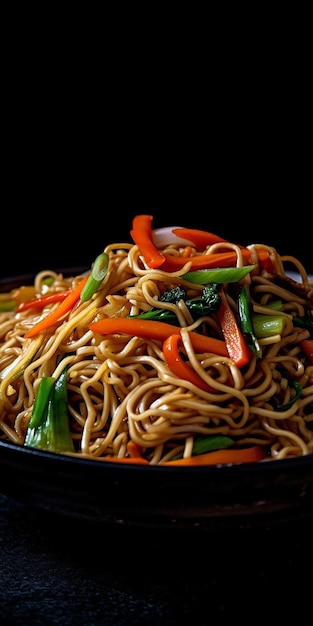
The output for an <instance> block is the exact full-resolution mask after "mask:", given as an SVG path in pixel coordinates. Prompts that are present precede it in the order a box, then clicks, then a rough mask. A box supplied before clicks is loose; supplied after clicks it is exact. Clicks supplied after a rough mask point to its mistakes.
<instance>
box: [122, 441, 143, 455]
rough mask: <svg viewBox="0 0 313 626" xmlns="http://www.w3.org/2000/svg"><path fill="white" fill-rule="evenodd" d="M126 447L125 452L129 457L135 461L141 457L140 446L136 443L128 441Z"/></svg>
mask: <svg viewBox="0 0 313 626" xmlns="http://www.w3.org/2000/svg"><path fill="white" fill-rule="evenodd" d="M126 447H127V452H128V454H129V456H131V457H134V458H136V459H138V458H141V457H142V446H140V445H139V444H138V443H136V442H135V441H133V440H132V439H130V440H129V441H128V442H127V446H126Z"/></svg>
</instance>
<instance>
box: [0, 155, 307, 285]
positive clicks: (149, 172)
mask: <svg viewBox="0 0 313 626" xmlns="http://www.w3.org/2000/svg"><path fill="white" fill-rule="evenodd" d="M24 156H25V155H24ZM234 157H235V155H234ZM287 161H288V163H287ZM100 163H101V166H100ZM257 165H258V166H257V167H256V165H255V163H254V162H253V161H252V163H250V162H249V159H248V157H247V158H246V159H245V160H244V161H239V163H236V160H234V161H232V162H227V161H225V162H223V163H222V164H220V163H218V164H216V165H215V166H214V167H212V166H206V165H205V164H204V161H203V162H202V160H201V158H199V157H198V159H197V160H196V161H194V162H193V159H192V157H191V156H189V158H188V159H187V160H186V161H184V159H182V158H180V159H178V158H177V157H176V156H175V158H174V157H173V160H171V157H170V156H167V158H166V157H161V159H160V161H158V160H156V159H155V158H154V159H153V160H152V161H151V162H150V160H149V158H147V160H146V161H145V159H144V158H141V160H139V161H136V159H133V160H132V159H131V155H129V158H128V159H127V160H126V162H125V160H124V161H123V160H122V161H120V162H116V161H114V162H112V163H111V164H109V165H105V164H104V163H103V165H102V160H101V158H100V160H99V161H98V160H97V159H96V158H95V157H94V158H93V160H91V161H90V162H89V161H88V159H87V158H86V157H85V158H84V159H82V160H80V158H79V157H77V158H76V159H75V158H74V157H73V155H72V154H71V155H70V156H69V155H68V154H67V155H66V156H63V158H61V156H59V161H58V163H57V164H55V163H53V161H51V160H49V162H48V164H47V163H46V162H45V159H44V158H43V160H42V161H41V159H40V156H38V155H37V157H36V158H35V160H34V161H31V162H30V164H28V166H26V161H25V159H22V160H21V161H18V162H15V163H14V167H13V166H11V167H8V169H7V174H8V176H7V177H6V175H5V176H4V179H5V181H4V195H3V197H2V210H1V218H0V227H1V235H2V237H1V247H0V277H2V278H3V277H7V276H12V275H17V274H25V273H28V272H31V273H32V272H36V271H38V270H41V269H43V268H46V267H49V268H51V269H59V268H63V267H76V266H85V265H86V266H89V265H90V264H91V263H92V261H93V260H94V258H95V257H96V256H97V254H99V252H100V251H101V250H102V249H103V247H104V246H105V245H106V244H107V243H109V242H110V241H121V240H126V241H130V235H129V231H130V229H131V224H132V219H133V217H134V216H135V215H136V214H137V213H150V214H152V215H153V216H154V221H153V224H154V225H155V226H156V227H160V226H166V225H182V226H189V227H195V228H202V229H206V230H210V231H212V232H216V233H217V234H219V235H220V236H222V237H224V238H227V239H230V240H232V241H236V242H238V243H242V244H249V243H253V242H256V241H259V242H265V243H268V244H270V245H273V246H275V247H276V248H277V249H278V250H279V252H281V253H282V254H286V253H292V254H294V255H296V256H298V257H299V258H300V259H301V260H302V261H303V262H304V263H305V264H306V265H307V266H308V268H309V270H310V271H313V248H312V226H311V216H312V195H311V180H310V179H311V177H310V176H309V175H308V171H307V169H303V168H301V167H299V166H298V165H297V164H296V160H295V158H294V159H293V160H291V161H289V160H288V159H286V160H285V161H284V162H283V164H281V165H280V167H279V168H278V167H276V162H275V160H274V159H272V161H268V163H267V165H266V166H264V164H263V166H262V165H261V162H259V163H258V164H257Z"/></svg>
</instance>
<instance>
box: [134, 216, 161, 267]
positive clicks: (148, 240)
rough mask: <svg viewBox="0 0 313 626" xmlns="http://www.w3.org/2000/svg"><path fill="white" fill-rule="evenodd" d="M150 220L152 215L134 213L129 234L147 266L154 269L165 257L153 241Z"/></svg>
mask: <svg viewBox="0 0 313 626" xmlns="http://www.w3.org/2000/svg"><path fill="white" fill-rule="evenodd" d="M152 220H153V215H136V217H135V218H134V219H133V228H132V230H131V231H130V234H131V237H132V238H133V241H134V242H135V244H137V246H138V248H139V249H140V252H141V254H142V256H143V258H144V260H145V262H146V263H147V265H148V267H151V268H152V269H156V268H158V267H160V266H161V265H162V264H163V263H164V260H165V257H164V254H162V252H161V251H160V250H158V248H157V247H156V246H155V244H154V243H153V239H152Z"/></svg>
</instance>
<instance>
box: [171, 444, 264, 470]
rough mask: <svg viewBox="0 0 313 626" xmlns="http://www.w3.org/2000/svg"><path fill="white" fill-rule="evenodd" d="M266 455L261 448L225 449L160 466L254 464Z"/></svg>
mask: <svg viewBox="0 0 313 626" xmlns="http://www.w3.org/2000/svg"><path fill="white" fill-rule="evenodd" d="M265 457H266V453H265V450H264V448H263V447H262V446H258V445H256V446H252V447H251V448H241V449H240V448H227V449H224V448H223V449H222V450H214V451H213V452H207V453H205V454H197V455H195V456H191V457H189V458H186V459H185V458H183V459H176V460H175V461H165V462H164V463H162V466H164V465H169V466H175V465H177V466H184V465H187V466H196V465H229V464H230V465H233V464H238V463H256V462H258V461H262V460H263V459H265Z"/></svg>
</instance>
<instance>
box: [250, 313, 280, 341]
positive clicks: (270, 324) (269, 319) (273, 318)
mask: <svg viewBox="0 0 313 626" xmlns="http://www.w3.org/2000/svg"><path fill="white" fill-rule="evenodd" d="M252 325H253V329H254V333H255V336H256V337H257V338H258V339H263V338H265V337H273V336H274V335H281V334H282V332H283V330H284V328H285V318H284V316H283V315H263V314H262V313H254V314H253V315H252Z"/></svg>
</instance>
